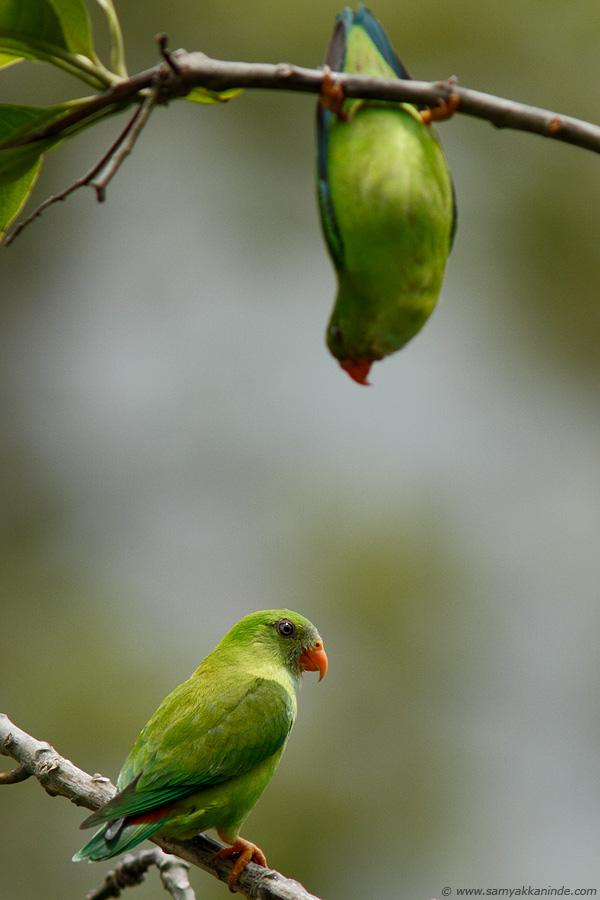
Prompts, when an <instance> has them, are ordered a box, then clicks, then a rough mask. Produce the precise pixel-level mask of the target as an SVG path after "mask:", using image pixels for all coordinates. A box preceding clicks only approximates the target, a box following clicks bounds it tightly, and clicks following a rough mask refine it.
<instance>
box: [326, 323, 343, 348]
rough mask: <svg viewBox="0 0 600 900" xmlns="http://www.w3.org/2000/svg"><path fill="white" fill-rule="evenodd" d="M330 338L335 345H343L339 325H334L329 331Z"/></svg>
mask: <svg viewBox="0 0 600 900" xmlns="http://www.w3.org/2000/svg"><path fill="white" fill-rule="evenodd" d="M329 337H330V339H331V341H332V342H333V343H334V344H338V345H339V346H341V345H342V329H341V328H340V326H339V325H332V326H331V328H330V329H329Z"/></svg>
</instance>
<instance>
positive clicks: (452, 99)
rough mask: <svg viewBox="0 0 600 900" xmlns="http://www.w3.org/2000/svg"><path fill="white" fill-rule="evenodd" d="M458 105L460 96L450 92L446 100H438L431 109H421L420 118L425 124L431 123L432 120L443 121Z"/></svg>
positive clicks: (451, 114)
mask: <svg viewBox="0 0 600 900" xmlns="http://www.w3.org/2000/svg"><path fill="white" fill-rule="evenodd" d="M459 106H460V97H459V96H458V94H454V93H452V92H451V93H450V95H449V97H448V99H447V100H438V105H437V106H435V107H434V108H433V109H422V110H421V119H422V120H423V122H424V124H425V125H431V123H432V122H444V121H445V120H446V119H450V118H451V117H452V116H453V115H454V113H455V112H456V110H457V109H458V107H459Z"/></svg>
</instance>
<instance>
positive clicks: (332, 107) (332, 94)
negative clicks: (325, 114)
mask: <svg viewBox="0 0 600 900" xmlns="http://www.w3.org/2000/svg"><path fill="white" fill-rule="evenodd" d="M345 99H346V98H345V97H344V90H343V88H342V87H341V86H340V85H339V84H337V83H336V81H335V79H334V77H333V73H332V71H331V69H330V68H329V66H323V81H322V83H321V93H320V95H319V102H320V103H321V105H322V106H324V107H325V109H328V110H329V111H330V112H332V113H334V114H335V115H336V116H337V117H338V119H341V120H342V122H345V121H346V120H347V119H348V113H347V112H346V110H345V109H344V100H345Z"/></svg>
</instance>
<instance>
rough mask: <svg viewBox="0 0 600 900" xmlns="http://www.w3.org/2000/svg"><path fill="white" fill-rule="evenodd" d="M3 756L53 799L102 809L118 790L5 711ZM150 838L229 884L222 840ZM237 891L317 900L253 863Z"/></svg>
mask: <svg viewBox="0 0 600 900" xmlns="http://www.w3.org/2000/svg"><path fill="white" fill-rule="evenodd" d="M0 753H2V754H3V755H4V756H10V757H12V759H15V760H16V761H17V762H18V763H20V766H21V767H22V768H24V769H26V770H27V772H29V774H30V775H33V776H34V777H35V778H37V779H38V781H39V782H40V784H41V785H42V787H43V788H44V789H45V790H46V791H47V793H49V794H50V795H51V796H53V797H58V796H61V797H67V798H68V799H69V800H71V802H72V803H75V804H76V805H77V806H85V807H87V808H88V809H98V808H99V807H100V806H103V805H104V804H105V803H107V802H108V800H110V798H111V797H113V796H114V794H115V792H116V788H115V786H114V785H113V784H112V783H111V782H110V780H109V779H108V778H105V777H104V776H103V775H88V773H87V772H84V771H83V770H82V769H78V768H77V766H74V765H73V763H72V762H70V760H68V759H65V758H64V757H62V756H60V755H59V754H58V753H57V752H56V750H55V749H54V748H53V747H51V746H50V744H47V743H46V742H45V741H38V740H36V738H34V737H32V736H31V735H30V734H27V732H25V731H22V730H21V729H20V728H17V726H16V725H14V724H13V723H12V722H11V721H10V719H9V718H8V716H6V715H4V714H3V713H0ZM9 783H10V782H9ZM151 840H152V842H153V843H155V844H157V845H158V846H159V847H161V848H162V849H163V850H164V851H165V852H166V853H170V854H174V855H175V856H177V857H179V858H180V859H184V860H185V861H186V862H189V863H191V864H192V865H193V866H198V867H199V868H201V869H204V870H205V871H206V872H210V874H211V875H214V876H215V878H218V879H219V881H223V882H224V883H225V884H227V879H228V876H229V873H230V871H231V867H232V862H231V861H230V860H226V859H220V858H218V857H217V858H215V853H216V852H217V851H218V850H220V849H221V848H222V847H223V844H222V843H220V842H219V841H215V840H213V839H212V838H210V837H207V836H206V835H204V834H199V835H198V836H197V837H195V838H192V840H189V841H177V840H175V839H173V838H161V837H156V836H155V837H153V838H151ZM236 890H237V891H239V892H240V893H241V894H243V895H244V896H246V897H249V898H251V900H318V898H316V897H315V896H314V895H313V894H309V893H308V891H307V890H305V888H304V887H303V886H302V885H301V884H299V883H298V882H297V881H294V880H293V879H291V878H285V877H284V876H283V875H280V873H279V872H276V871H275V870H274V869H265V868H262V867H261V866H257V865H255V864H254V863H248V865H247V866H246V868H245V869H244V871H243V872H242V874H241V875H240V879H239V882H238V883H237V885H236Z"/></svg>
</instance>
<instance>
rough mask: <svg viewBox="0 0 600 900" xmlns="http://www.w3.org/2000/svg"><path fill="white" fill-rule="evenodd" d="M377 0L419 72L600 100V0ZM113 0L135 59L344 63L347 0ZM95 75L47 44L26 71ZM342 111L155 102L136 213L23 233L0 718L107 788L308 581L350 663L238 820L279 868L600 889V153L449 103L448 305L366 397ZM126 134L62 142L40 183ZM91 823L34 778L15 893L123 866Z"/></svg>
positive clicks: (6, 838) (6, 484)
mask: <svg viewBox="0 0 600 900" xmlns="http://www.w3.org/2000/svg"><path fill="white" fill-rule="evenodd" d="M371 6H372V8H373V11H374V12H375V13H376V15H377V16H378V17H379V18H380V19H381V20H382V22H383V23H384V25H385V27H386V29H387V31H388V32H389V35H390V37H391V39H392V42H393V44H394V45H395V47H396V49H397V51H398V53H399V55H400V56H401V58H402V59H403V61H404V62H405V64H406V65H407V67H408V68H409V71H411V73H412V74H413V75H414V77H417V78H423V79H439V78H445V77H448V76H449V75H453V74H454V75H456V76H458V78H459V80H460V83H461V84H463V85H465V86H468V87H473V88H477V89H480V90H484V91H489V92H491V93H495V94H499V95H501V96H508V97H512V98H513V99H516V100H522V101H524V102H528V103H532V104H535V105H538V106H545V107H549V108H551V109H554V110H557V111H559V112H565V113H569V114H572V115H575V116H581V117H584V118H589V119H591V120H592V121H594V120H596V121H597V120H598V119H599V115H598V96H599V95H600V65H599V64H598V46H599V45H600V21H599V19H598V8H597V2H596V0H587V2H586V0H579V2H578V3H577V4H573V2H572V0H524V2H523V0H519V2H518V0H505V2H504V3H503V4H492V3H480V2H476V0H454V2H453V3H452V4H451V6H449V5H448V4H445V3H441V2H439V0H419V2H416V0H414V2H411V0H406V2H403V3H402V4H399V3H397V2H392V0H378V3H377V4H376V5H375V4H374V3H372V4H371ZM118 7H119V12H120V14H121V17H122V20H123V25H124V30H125V38H126V44H127V45H128V47H129V54H128V55H129V63H130V69H131V70H132V71H137V70H140V69H143V68H146V67H148V66H150V65H152V64H153V63H154V62H155V60H156V58H157V53H156V48H155V44H154V35H155V34H156V32H158V31H166V32H168V34H169V36H170V46H171V47H178V46H185V47H186V48H187V49H189V50H194V49H200V50H204V51H205V52H207V53H209V54H211V55H213V56H218V57H221V58H231V59H245V60H262V61H267V62H279V61H282V60H283V61H289V62H295V63H298V64H301V65H306V66H316V65H319V64H320V63H321V61H322V59H323V57H324V54H325V51H326V47H327V44H328V42H329V38H330V34H331V31H332V27H333V19H334V16H335V14H336V13H337V12H338V11H339V8H340V4H339V3H338V2H334V0H301V2H299V0H296V2H294V3H292V2H288V0H279V2H273V0H256V2H247V0H246V2H240V0H220V2H218V3H217V2H214V0H207V2H204V3H194V4H192V3H189V2H183V0H171V2H169V3H166V2H162V3H160V2H145V3H142V2H141V0H121V2H119V3H118ZM95 18H96V21H97V24H98V28H100V24H101V21H100V19H99V18H98V17H97V16H96V17H95ZM101 39H102V38H101V35H100V34H99V40H101ZM80 93H85V89H84V90H83V91H82V90H81V89H80V88H79V86H78V85H77V83H75V82H73V81H71V80H69V79H68V78H67V77H66V76H63V75H61V74H60V73H54V72H53V71H49V70H46V69H45V68H44V67H41V66H39V65H33V64H23V65H21V66H20V67H16V68H14V69H12V70H10V71H8V72H6V73H4V74H3V76H2V80H1V81H0V99H1V100H3V101H12V102H32V103H36V102H43V103H52V102H56V101H59V100H62V99H64V98H65V96H66V95H67V94H69V95H71V96H76V95H77V94H80ZM314 105H315V101H314V98H310V97H307V96H300V95H292V94H290V95H284V94H278V93H272V94H269V93H259V92H254V93H253V92H247V93H246V94H244V95H242V96H241V97H239V98H238V99H236V100H234V101H232V102H231V103H229V104H226V105H223V106H219V107H198V106H196V105H194V104H186V103H175V104H173V105H172V106H171V107H170V108H169V109H161V110H158V111H157V112H156V113H155V115H154V116H153V117H152V119H151V121H150V123H149V125H148V127H147V128H146V130H145V131H144V133H143V135H142V137H141V139H140V140H139V143H138V145H137V146H136V149H135V152H134V154H133V156H132V157H130V158H129V159H128V160H127V162H126V163H125V165H124V166H123V168H122V169H121V171H120V172H119V173H118V175H117V177H116V178H115V180H114V181H113V182H112V183H111V184H110V185H109V188H108V195H107V202H106V203H105V204H103V205H98V204H96V202H95V199H94V195H93V193H92V192H91V191H87V192H84V191H80V192H78V193H77V194H75V195H74V196H72V197H71V198H70V199H69V200H68V201H67V203H65V204H61V205H58V206H55V207H53V208H52V209H50V210H48V211H47V212H46V213H45V214H44V216H43V217H42V218H41V219H40V220H38V221H36V222H35V223H34V224H33V225H31V226H30V227H29V228H28V229H27V230H26V231H25V232H24V233H23V234H22V235H21V236H20V237H19V239H18V240H17V241H16V243H15V244H14V245H13V246H12V247H11V248H10V249H8V250H6V249H4V250H2V251H0V252H1V267H2V276H1V281H0V293H1V300H2V302H1V304H0V454H1V457H0V458H1V467H0V478H1V479H2V486H1V492H0V504H1V506H0V529H1V530H0V541H1V576H0V577H1V588H0V590H1V592H2V618H1V625H0V661H1V669H2V681H1V684H2V690H1V693H0V709H2V710H4V711H6V712H7V713H8V715H9V716H10V717H11V718H12V719H13V720H14V721H15V722H16V723H17V724H18V725H19V726H20V727H22V728H24V729H26V730H28V731H30V732H31V733H32V734H34V735H35V736H36V737H37V738H39V739H45V740H49V741H50V742H52V743H53V744H54V745H55V746H56V747H57V749H58V750H59V752H61V753H63V754H64V755H66V756H68V757H69V758H70V759H72V760H73V761H74V762H75V763H77V764H78V765H80V766H82V767H83V768H84V769H87V770H88V771H90V772H96V771H100V772H103V773H104V774H106V775H109V776H110V777H112V778H113V779H114V778H116V775H117V773H118V770H119V767H120V765H121V763H122V761H123V759H124V758H125V756H126V754H127V753H128V751H129V749H130V746H131V744H132V743H133V740H134V739H135V737H136V736H137V733H138V731H139V729H140V728H141V726H142V725H143V724H144V723H145V721H146V720H147V718H148V716H149V715H150V714H151V713H152V712H153V710H154V709H155V707H156V706H157V705H158V703H159V702H160V700H161V699H162V698H163V697H164V696H165V695H166V694H167V693H168V692H169V691H170V690H171V689H172V688H173V687H174V686H175V685H176V684H178V683H179V682H181V681H182V680H183V679H184V678H186V677H187V676H188V675H189V674H190V672H191V671H192V670H193V669H194V668H195V666H196V665H197V663H198V662H199V661H200V659H201V658H202V657H203V656H204V655H205V654H206V653H207V652H208V651H209V650H210V649H212V647H213V646H214V644H215V643H216V642H217V640H219V638H220V637H221V636H222V635H223V634H224V633H225V631H226V630H227V629H228V628H229V627H230V626H231V625H232V624H233V622H235V621H236V620H237V619H238V618H239V617H241V616H242V615H244V614H246V613H247V612H249V611H252V610H255V609H260V608H267V607H272V606H289V607H291V608H293V609H297V610H298V611H300V612H302V613H304V614H306V615H307V616H308V617H309V618H311V619H312V620H313V621H314V622H315V623H316V625H317V626H318V628H319V629H320V631H321V633H322V635H323V638H324V640H325V644H326V647H327V651H328V653H329V659H330V670H329V673H328V676H327V678H326V679H325V681H324V682H323V683H322V684H321V685H319V687H318V688H317V686H316V679H314V678H309V677H307V678H305V685H304V689H303V691H302V695H301V698H300V715H299V720H298V722H297V725H296V728H295V731H294V734H293V736H292V740H291V742H290V744H289V747H288V750H287V752H286V754H285V757H284V759H283V762H282V764H281V766H280V769H279V771H278V773H277V775H276V777H275V778H274V780H273V782H272V783H271V785H270V786H269V789H268V790H267V792H266V794H265V796H264V797H263V798H262V800H261V802H260V803H259V804H258V806H257V808H256V810H255V811H254V812H253V813H252V815H251V817H250V819H249V820H248V822H247V824H246V827H245V829H244V832H243V833H244V834H245V836H246V837H248V838H250V839H251V840H253V841H255V842H257V843H258V844H259V845H260V846H261V847H262V848H263V849H264V850H265V852H266V854H267V857H268V859H269V863H270V864H271V865H273V866H274V867H276V868H278V869H279V870H280V871H282V872H284V873H285V874H286V875H289V876H290V877H294V878H297V879H299V880H300V881H302V882H303V883H304V884H305V886H306V887H307V888H308V889H309V890H310V891H312V892H314V893H316V894H317V895H319V896H320V897H323V898H328V900H341V898H348V900H353V898H357V900H358V898H363V897H367V896H368V897H384V896H385V897H402V898H404V897H406V898H409V897H410V898H415V900H430V898H433V897H439V896H440V895H441V892H442V888H443V887H445V886H448V887H451V888H452V889H453V890H455V889H456V888H457V887H458V888H460V887H470V886H473V887H483V888H488V887H490V888H494V887H518V886H521V884H526V885H529V884H531V885H534V886H538V887H547V886H550V885H551V886H555V887H560V886H561V885H563V884H564V885H566V886H568V887H571V888H579V887H599V886H600V885H599V884H598V882H599V881H600V878H599V877H598V876H599V875H600V864H599V862H598V846H599V842H600V827H599V806H600V798H599V796H598V794H599V791H598V786H599V784H600V778H599V775H600V771H599V770H600V766H599V761H598V760H599V754H598V746H599V743H600V709H599V703H598V682H599V678H600V663H599V654H598V641H599V637H600V635H599V631H600V628H599V626H600V619H599V604H598V591H599V588H600V554H599V553H598V534H599V531H600V454H599V450H598V448H599V446H600V414H599V408H600V398H599V388H600V353H599V348H600V303H599V302H598V300H599V284H600V255H599V253H598V247H599V244H600V218H599V216H598V196H599V195H600V160H599V159H598V157H597V156H594V155H593V154H591V153H586V152H584V151H583V150H579V149H575V148H569V147H567V146H563V145H561V144H559V143H557V142H553V141H544V140H542V139H540V138H537V137H533V136H528V135H523V134H516V133H511V132H508V131H497V130H494V129H493V128H492V127H490V126H489V125H487V124H486V123H483V122H479V121H476V120H472V119H468V118H467V117H464V116H460V115H458V116H455V117H454V118H453V119H452V120H451V121H450V122H448V123H445V124H443V125H442V126H441V127H440V133H441V137H442V141H443V143H444V147H445V149H446V153H447V156H448V160H449V164H450V168H451V171H452V173H453V176H454V179H455V183H456V191H457V195H458V202H459V230H458V236H457V240H456V243H455V249H454V251H453V254H452V257H451V259H450V264H449V267H448V272H447V276H446V280H445V284H444V288H443V292H442V300H441V303H440V306H439V308H438V310H437V311H436V312H435V314H434V316H433V317H432V319H431V321H430V322H429V324H428V325H427V326H426V327H425V329H424V331H423V332H422V334H421V335H419V336H418V337H417V338H416V339H415V340H414V341H413V342H412V343H411V344H410V345H409V346H408V347H407V348H406V349H405V350H404V351H402V352H401V353H399V354H397V355H395V356H393V357H392V358H390V359H389V360H387V361H385V362H383V363H380V364H377V365H376V366H375V367H374V369H373V371H372V382H373V386H372V387H371V388H369V389H366V388H360V387H359V386H357V385H356V384H354V383H353V382H351V381H350V379H349V378H348V377H347V376H346V375H345V374H344V373H343V372H342V371H341V370H340V369H339V368H338V366H337V364H336V363H335V362H334V360H333V359H332V358H331V357H330V356H329V354H328V353H327V351H326V350H325V347H324V341H323V333H324V329H325V324H326V321H327V317H328V315H329V310H330V308H331V305H332V302H333V296H334V277H333V273H332V269H331V265H330V263H329V260H328V257H327V255H326V252H325V249H324V245H323V241H322V239H321V235H320V230H319V224H318V217H317V210H316V204H315V198H314V164H313V157H314V127H313V126H314ZM121 127H122V122H121V121H113V122H112V123H108V124H106V125H104V126H102V128H98V129H93V130H92V131H90V132H89V133H88V134H85V135H83V136H81V137H79V138H77V139H76V140H74V141H73V142H71V143H70V144H67V145H65V146H64V147H62V148H61V149H59V150H58V151H56V152H55V153H53V154H51V155H50V157H49V158H48V160H47V163H46V166H45V168H44V172H43V175H42V178H41V179H40V183H39V185H38V189H37V190H36V198H37V200H38V202H39V201H41V200H42V199H43V198H44V197H46V196H47V195H48V194H50V193H53V192H55V191H57V190H60V189H62V188H64V187H66V186H67V185H68V184H69V183H70V182H71V181H73V180H74V179H75V178H76V177H78V176H80V175H82V174H83V173H84V172H86V171H87V170H88V169H89V168H90V167H91V165H92V164H93V162H95V160H96V159H97V158H99V156H100V155H101V153H102V152H103V150H104V149H105V148H106V147H108V145H109V143H110V141H111V140H112V139H113V137H114V136H115V135H116V134H117V132H118V130H119V129H120V128H121ZM5 762H6V764H3V763H1V761H0V768H7V767H8V766H9V765H10V761H9V760H6V761H5ZM82 818H83V814H82V812H81V811H80V810H78V809H76V808H75V807H74V806H71V805H70V804H68V803H67V802H65V801H64V800H56V799H55V800H52V799H50V798H49V797H48V796H47V795H46V794H45V793H44V792H43V791H42V790H41V789H40V787H39V785H37V784H36V783H33V782H32V781H28V782H26V783H25V784H21V785H17V786H10V787H5V788H3V789H2V790H1V793H0V872H1V883H2V886H1V893H2V896H6V897H15V898H16V897H18V898H19V900H42V898H44V900H45V898H47V897H54V896H56V897H58V896H61V897H72V898H77V897H84V896H85V894H86V892H87V891H88V890H90V889H91V888H93V887H95V886H97V885H99V884H100V883H101V881H102V879H103V876H104V872H105V871H106V870H107V869H108V868H109V866H108V865H107V866H102V865H100V866H98V865H96V866H85V865H74V864H71V862H70V861H69V860H70V857H71V855H72V853H73V852H74V851H75V850H77V849H78V848H79V846H80V845H81V844H82V842H83V837H84V836H83V835H82V834H81V833H80V832H79V831H78V825H79V822H80V820H81V819H82ZM192 881H193V884H194V886H195V887H196V890H197V892H198V896H199V897H202V898H209V900H210V898H217V897H221V898H223V897H225V896H226V894H225V891H226V888H225V887H224V886H223V885H219V884H217V883H216V882H214V883H213V881H212V880H211V879H210V878H209V876H207V875H205V874H204V873H201V872H199V871H197V872H196V871H195V872H193V873H192ZM136 892H137V893H136V894H135V896H138V897H140V898H141V897H144V898H146V900H151V898H159V897H163V896H164V892H163V890H162V888H161V887H160V884H159V882H158V879H157V878H156V875H155V874H153V875H151V876H150V877H149V878H148V880H147V883H146V884H145V885H144V886H143V887H141V888H137V889H136ZM131 896H132V897H134V894H133V893H132V894H131Z"/></svg>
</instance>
